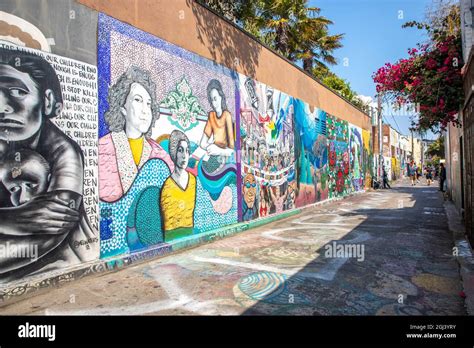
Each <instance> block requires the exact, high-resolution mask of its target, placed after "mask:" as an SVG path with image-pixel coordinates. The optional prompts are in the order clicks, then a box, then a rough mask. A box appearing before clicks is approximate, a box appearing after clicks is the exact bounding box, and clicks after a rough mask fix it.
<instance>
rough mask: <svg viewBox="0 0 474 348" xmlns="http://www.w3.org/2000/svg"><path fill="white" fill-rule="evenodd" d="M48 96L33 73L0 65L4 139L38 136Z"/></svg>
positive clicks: (0, 113)
mask: <svg viewBox="0 0 474 348" xmlns="http://www.w3.org/2000/svg"><path fill="white" fill-rule="evenodd" d="M45 97H46V96H44V95H40V91H39V88H38V87H37V84H36V83H35V81H33V79H32V78H31V76H30V75H29V74H27V73H25V72H21V71H18V70H17V69H15V68H14V67H12V66H10V65H6V64H0V140H5V141H24V140H27V139H29V138H31V137H32V136H34V135H35V134H36V133H37V132H38V131H39V129H40V128H41V123H42V112H43V102H44V101H45Z"/></svg>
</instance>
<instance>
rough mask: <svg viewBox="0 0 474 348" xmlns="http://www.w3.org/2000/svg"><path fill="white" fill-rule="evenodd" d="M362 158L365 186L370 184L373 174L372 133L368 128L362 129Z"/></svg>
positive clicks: (367, 186)
mask: <svg viewBox="0 0 474 348" xmlns="http://www.w3.org/2000/svg"><path fill="white" fill-rule="evenodd" d="M362 142H363V143H364V147H363V158H364V172H365V187H366V188H369V187H371V186H372V177H373V176H374V175H375V174H374V154H373V152H372V134H371V132H369V131H368V130H365V129H362Z"/></svg>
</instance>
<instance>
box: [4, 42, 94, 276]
mask: <svg viewBox="0 0 474 348" xmlns="http://www.w3.org/2000/svg"><path fill="white" fill-rule="evenodd" d="M0 91H1V95H2V98H1V101H0V103H1V105H0V107H1V110H2V111H1V115H2V117H1V119H0V180H1V183H2V185H1V188H0V246H1V247H0V254H1V255H0V256H1V257H0V281H9V280H13V279H18V278H22V277H24V276H27V275H31V274H35V273H39V272H44V271H47V270H55V269H58V268H64V267H69V266H72V265H74V264H77V263H80V262H85V261H90V260H93V259H96V258H97V257H98V256H99V253H98V251H99V238H98V209H97V203H98V201H97V193H98V192H97V156H98V154H97V124H98V121H97V71H96V67H94V66H92V65H89V64H85V63H82V62H79V61H76V60H72V59H69V58H65V57H61V56H57V55H54V54H50V53H46V52H43V51H39V50H34V49H30V48H25V47H21V46H16V45H13V44H10V43H7V42H4V41H0Z"/></svg>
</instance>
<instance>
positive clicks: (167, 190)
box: [160, 130, 196, 242]
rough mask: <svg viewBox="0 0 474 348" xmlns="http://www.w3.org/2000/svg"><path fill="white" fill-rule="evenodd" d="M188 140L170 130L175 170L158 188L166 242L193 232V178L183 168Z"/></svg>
mask: <svg viewBox="0 0 474 348" xmlns="http://www.w3.org/2000/svg"><path fill="white" fill-rule="evenodd" d="M189 148H190V142H189V139H188V137H187V136H186V134H184V133H183V132H181V131H179V130H174V131H173V132H171V135H170V139H169V152H170V156H171V159H172V161H173V163H174V170H173V172H172V173H171V175H170V176H169V177H168V179H166V181H165V183H164V184H163V188H162V189H161V198H160V207H161V214H162V222H163V231H164V235H165V241H166V242H168V241H170V240H173V239H176V238H181V237H184V236H188V235H190V234H192V233H193V226H194V208H195V205H196V177H195V176H194V175H193V174H191V173H189V172H188V171H187V170H186V168H187V167H188V164H189V156H190V150H189Z"/></svg>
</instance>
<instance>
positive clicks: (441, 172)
mask: <svg viewBox="0 0 474 348" xmlns="http://www.w3.org/2000/svg"><path fill="white" fill-rule="evenodd" d="M445 180H446V168H445V167H444V163H440V164H439V190H440V191H441V192H444V182H445Z"/></svg>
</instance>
